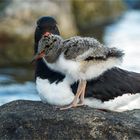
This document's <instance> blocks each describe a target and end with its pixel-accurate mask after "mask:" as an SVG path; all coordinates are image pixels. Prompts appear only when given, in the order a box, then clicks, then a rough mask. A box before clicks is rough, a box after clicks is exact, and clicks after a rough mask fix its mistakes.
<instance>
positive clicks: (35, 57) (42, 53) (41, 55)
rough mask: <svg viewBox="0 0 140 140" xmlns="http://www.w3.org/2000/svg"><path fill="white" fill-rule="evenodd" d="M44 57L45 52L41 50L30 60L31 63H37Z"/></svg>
mask: <svg viewBox="0 0 140 140" xmlns="http://www.w3.org/2000/svg"><path fill="white" fill-rule="evenodd" d="M44 56H45V51H44V50H43V51H42V52H41V53H39V54H36V55H35V56H34V58H33V59H32V61H31V63H33V62H35V61H37V60H38V59H41V58H42V57H44Z"/></svg>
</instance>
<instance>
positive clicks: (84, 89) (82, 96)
mask: <svg viewBox="0 0 140 140" xmlns="http://www.w3.org/2000/svg"><path fill="white" fill-rule="evenodd" d="M86 85H87V81H86V80H83V90H82V94H81V96H80V101H79V103H78V105H84V99H85V93H86V92H85V91H86Z"/></svg>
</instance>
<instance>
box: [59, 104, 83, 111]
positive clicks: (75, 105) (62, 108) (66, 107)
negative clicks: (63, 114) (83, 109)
mask: <svg viewBox="0 0 140 140" xmlns="http://www.w3.org/2000/svg"><path fill="white" fill-rule="evenodd" d="M80 106H84V103H77V104H73V103H71V104H70V105H68V106H65V107H61V108H60V110H66V109H69V108H75V107H80Z"/></svg>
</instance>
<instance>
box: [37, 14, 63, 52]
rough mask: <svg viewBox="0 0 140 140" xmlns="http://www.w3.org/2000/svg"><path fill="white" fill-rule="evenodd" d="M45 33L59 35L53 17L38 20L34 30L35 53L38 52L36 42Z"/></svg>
mask: <svg viewBox="0 0 140 140" xmlns="http://www.w3.org/2000/svg"><path fill="white" fill-rule="evenodd" d="M45 32H50V33H53V34H57V35H60V32H59V30H58V28H57V22H56V20H55V19H54V18H53V17H50V16H44V17H41V18H39V19H38V21H37V27H36V30H35V53H36V52H37V50H38V42H39V40H40V39H41V37H42V35H43V34H44V33H45Z"/></svg>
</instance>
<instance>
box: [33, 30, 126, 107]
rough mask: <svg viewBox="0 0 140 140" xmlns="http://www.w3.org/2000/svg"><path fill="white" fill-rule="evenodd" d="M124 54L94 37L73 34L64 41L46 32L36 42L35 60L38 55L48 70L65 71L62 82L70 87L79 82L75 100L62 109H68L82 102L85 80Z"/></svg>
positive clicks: (107, 67)
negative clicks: (37, 44)
mask: <svg viewBox="0 0 140 140" xmlns="http://www.w3.org/2000/svg"><path fill="white" fill-rule="evenodd" d="M123 55H124V53H123V52H122V51H120V50H118V49H116V48H108V47H105V46H104V45H102V44H101V43H99V41H97V40H96V39H95V38H89V37H84V38H83V37H79V36H76V37H72V38H69V39H67V40H63V39H62V38H61V37H60V36H58V35H54V34H51V33H49V32H46V33H45V34H44V35H43V37H42V38H41V40H40V41H39V47H38V52H37V54H36V55H35V58H34V59H39V58H40V57H41V58H43V60H44V62H45V63H46V65H47V66H48V67H49V68H50V69H52V70H54V71H58V72H60V73H62V74H64V75H65V78H64V81H66V82H67V83H68V84H69V86H70V85H72V84H73V83H75V82H77V81H79V85H78V89H77V92H76V96H75V98H74V100H73V101H72V103H71V104H70V105H68V106H67V107H64V108H62V109H68V108H71V107H76V106H81V105H84V96H85V90H86V84H87V80H91V79H96V78H97V77H99V76H100V75H102V74H103V73H104V72H105V71H107V70H109V69H111V68H113V67H115V66H117V65H119V64H120V63H121V61H122V57H123ZM93 88H94V87H93ZM79 97H80V100H79ZM78 102H79V103H78Z"/></svg>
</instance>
